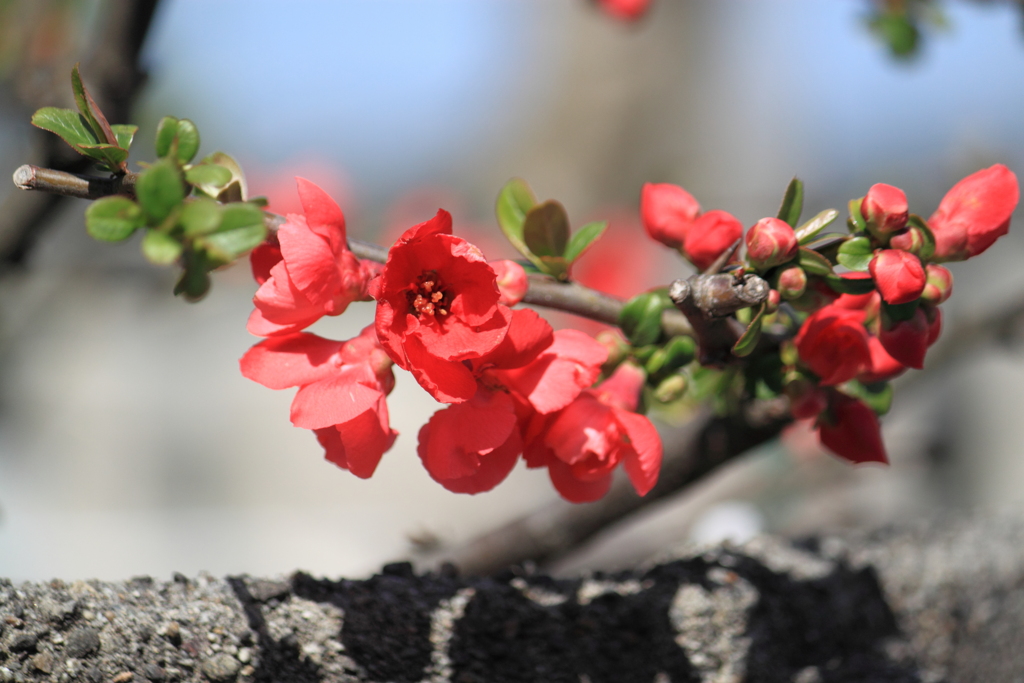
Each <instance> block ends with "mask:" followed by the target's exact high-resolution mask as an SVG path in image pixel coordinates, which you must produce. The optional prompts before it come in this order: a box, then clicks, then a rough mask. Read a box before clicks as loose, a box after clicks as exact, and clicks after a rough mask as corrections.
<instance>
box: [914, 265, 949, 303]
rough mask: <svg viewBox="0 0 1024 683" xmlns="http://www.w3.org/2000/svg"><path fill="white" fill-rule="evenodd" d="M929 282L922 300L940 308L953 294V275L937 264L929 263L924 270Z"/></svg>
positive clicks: (922, 293)
mask: <svg viewBox="0 0 1024 683" xmlns="http://www.w3.org/2000/svg"><path fill="white" fill-rule="evenodd" d="M924 270H925V274H926V276H927V282H926V283H925V286H924V291H923V292H921V298H922V299H924V300H925V301H927V302H928V303H930V304H931V305H933V306H938V305H939V304H941V303H943V302H944V301H946V299H948V298H949V297H950V295H951V294H952V293H953V274H952V273H951V272H949V271H948V270H946V269H945V268H943V267H942V266H937V265H935V264H932V263H929V264H928V265H927V266H925V268H924Z"/></svg>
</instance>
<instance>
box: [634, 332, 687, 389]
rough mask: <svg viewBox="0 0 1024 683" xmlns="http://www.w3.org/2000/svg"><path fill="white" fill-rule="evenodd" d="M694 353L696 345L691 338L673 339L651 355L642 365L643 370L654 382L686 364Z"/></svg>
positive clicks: (680, 337)
mask: <svg viewBox="0 0 1024 683" xmlns="http://www.w3.org/2000/svg"><path fill="white" fill-rule="evenodd" d="M696 353H697V343H696V342H695V341H694V340H693V337H687V336H679V337H673V338H672V339H670V340H669V342H668V343H667V344H665V345H664V346H663V347H661V348H660V349H658V350H657V351H655V352H654V353H653V354H651V357H650V358H649V359H648V360H647V362H646V363H645V364H644V368H645V369H646V370H647V374H648V375H650V376H651V377H653V378H655V379H656V380H657V379H661V377H664V376H665V375H668V374H669V373H671V372H675V371H676V370H678V369H679V368H681V367H683V366H684V365H686V364H688V363H689V362H690V361H692V360H693V357H694V355H695V354H696Z"/></svg>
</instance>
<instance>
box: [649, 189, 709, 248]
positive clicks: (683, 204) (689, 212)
mask: <svg viewBox="0 0 1024 683" xmlns="http://www.w3.org/2000/svg"><path fill="white" fill-rule="evenodd" d="M699 214H700V204H698V203H697V200H696V199H694V198H693V195H691V194H690V193H689V192H687V191H686V190H684V189H683V188H681V187H679V186H678V185H672V184H670V183H646V184H645V185H644V187H643V190H641V192H640V220H641V221H643V224H644V229H645V230H646V231H647V234H648V235H649V236H650V237H651V239H653V240H657V241H658V242H661V243H662V244H664V245H665V246H666V247H671V248H672V249H679V248H680V247H682V246H683V241H684V240H685V239H686V233H687V232H688V231H689V229H690V226H691V225H692V224H693V222H694V221H695V220H696V219H697V216H698V215H699Z"/></svg>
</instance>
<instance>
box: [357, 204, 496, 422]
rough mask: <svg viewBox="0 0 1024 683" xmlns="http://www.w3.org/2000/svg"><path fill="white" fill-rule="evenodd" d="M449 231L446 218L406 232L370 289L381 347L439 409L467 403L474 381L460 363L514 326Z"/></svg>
mask: <svg viewBox="0 0 1024 683" xmlns="http://www.w3.org/2000/svg"><path fill="white" fill-rule="evenodd" d="M451 231H452V218H451V215H450V214H449V213H448V212H447V211H444V210H441V211H438V212H437V215H436V216H435V217H434V218H432V219H431V220H429V221H427V222H425V223H421V224H419V225H416V226H414V227H412V228H409V229H408V230H407V231H406V232H405V234H403V235H402V237H401V238H399V240H398V241H397V242H395V244H394V246H392V247H391V250H390V251H389V252H388V260H387V263H386V264H385V266H384V270H383V271H382V273H381V276H380V278H379V279H378V280H377V281H375V283H374V285H375V291H374V294H375V296H376V298H377V316H376V323H375V324H376V328H377V336H378V337H379V338H380V341H381V344H382V345H383V347H384V349H385V350H387V352H388V355H389V356H391V358H392V360H394V361H395V363H396V364H397V365H398V366H399V367H401V368H403V369H406V370H409V371H410V372H412V374H413V376H414V377H415V378H416V381H417V382H419V383H420V385H421V386H422V387H423V388H424V389H426V390H427V391H428V392H429V393H430V395H431V396H433V397H434V398H435V399H437V400H438V401H441V402H442V403H458V402H461V401H468V400H469V399H470V398H472V397H473V394H474V393H476V387H477V382H476V378H475V377H474V375H473V373H472V371H471V370H470V369H469V367H467V366H466V364H465V363H463V361H466V360H473V359H479V358H482V357H484V356H486V355H487V354H488V353H490V352H491V351H493V350H494V349H495V348H497V346H498V345H499V344H500V343H501V342H502V340H503V339H504V338H505V335H506V333H507V332H508V328H509V325H510V323H511V321H512V311H511V310H510V309H509V308H508V307H506V306H502V305H500V304H499V303H498V299H499V293H498V286H497V284H496V280H497V276H496V274H495V272H494V269H493V268H492V267H491V266H490V265H488V263H487V260H486V259H485V258H484V256H483V254H481V253H480V250H479V249H477V248H476V247H474V246H473V245H472V244H470V243H469V242H467V241H466V240H464V239H461V238H459V237H454V236H453V235H452V234H451Z"/></svg>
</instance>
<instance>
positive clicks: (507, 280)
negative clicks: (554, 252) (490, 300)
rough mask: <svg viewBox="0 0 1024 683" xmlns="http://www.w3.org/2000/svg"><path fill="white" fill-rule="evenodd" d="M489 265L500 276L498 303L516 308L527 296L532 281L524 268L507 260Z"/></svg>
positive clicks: (492, 262) (498, 281)
mask: <svg viewBox="0 0 1024 683" xmlns="http://www.w3.org/2000/svg"><path fill="white" fill-rule="evenodd" d="M488 265H489V266H490V267H491V268H493V269H494V272H495V274H496V275H497V276H498V280H497V283H498V295H499V297H500V298H499V299H498V303H499V304H502V305H503V306H515V305H516V304H517V303H519V302H520V301H522V300H523V297H524V296H526V290H527V289H529V288H530V281H529V279H527V277H526V271H525V270H523V267H522V266H521V265H519V264H518V263H516V262H515V261H509V260H507V259H504V260H501V261H491V262H489V263H488Z"/></svg>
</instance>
